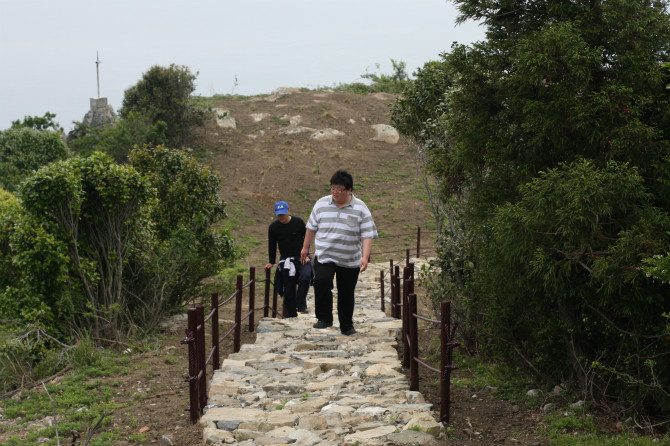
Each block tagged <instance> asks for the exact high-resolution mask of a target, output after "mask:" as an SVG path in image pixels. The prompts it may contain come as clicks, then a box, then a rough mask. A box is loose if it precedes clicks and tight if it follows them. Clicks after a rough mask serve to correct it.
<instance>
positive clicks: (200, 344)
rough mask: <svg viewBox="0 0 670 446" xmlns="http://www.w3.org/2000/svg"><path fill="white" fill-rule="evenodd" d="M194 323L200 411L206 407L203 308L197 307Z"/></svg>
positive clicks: (201, 306)
mask: <svg viewBox="0 0 670 446" xmlns="http://www.w3.org/2000/svg"><path fill="white" fill-rule="evenodd" d="M195 310H196V313H195V314H196V321H197V323H198V328H197V331H196V332H197V335H196V337H195V338H196V342H197V348H196V353H197V357H198V397H199V400H200V411H202V409H203V408H204V407H205V406H206V405H207V366H206V365H205V307H204V306H203V305H202V304H201V305H197V306H196V307H195Z"/></svg>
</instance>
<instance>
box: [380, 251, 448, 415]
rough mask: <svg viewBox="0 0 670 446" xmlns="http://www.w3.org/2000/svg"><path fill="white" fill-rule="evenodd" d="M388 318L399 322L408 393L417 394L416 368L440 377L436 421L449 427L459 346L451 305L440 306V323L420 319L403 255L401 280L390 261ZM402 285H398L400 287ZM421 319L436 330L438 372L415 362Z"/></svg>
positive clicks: (411, 267)
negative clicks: (420, 366) (452, 383)
mask: <svg viewBox="0 0 670 446" xmlns="http://www.w3.org/2000/svg"><path fill="white" fill-rule="evenodd" d="M390 271H391V274H390V286H391V296H390V297H391V299H390V301H391V317H395V318H397V319H400V318H402V341H403V358H402V365H403V367H405V370H407V369H409V382H410V390H415V391H419V365H422V366H423V367H425V368H427V369H429V370H431V371H433V372H435V373H438V374H439V376H440V420H439V421H441V422H442V421H444V422H445V423H449V412H450V406H451V401H450V388H451V372H452V370H455V369H457V368H458V367H456V366H455V365H454V364H453V351H454V348H455V347H457V346H459V345H460V344H459V343H458V342H456V341H455V340H454V333H455V327H453V328H452V326H451V302H449V301H443V302H441V305H440V309H441V314H440V320H434V319H429V318H427V317H424V316H421V315H420V314H419V312H418V310H417V297H416V294H415V293H414V264H413V263H411V262H410V261H409V254H408V255H407V261H406V266H405V267H404V268H403V274H402V280H401V278H400V266H399V265H395V266H394V265H393V261H392V260H391V261H390ZM384 281H385V279H384V271H381V272H380V277H379V282H380V288H381V310H382V311H385V297H384ZM401 284H402V285H401ZM419 319H421V320H423V321H425V322H428V323H433V324H438V325H439V326H440V368H439V369H437V368H435V367H432V366H430V365H429V364H427V363H426V362H424V361H423V360H421V359H420V358H419V337H418V323H417V321H418V320H419Z"/></svg>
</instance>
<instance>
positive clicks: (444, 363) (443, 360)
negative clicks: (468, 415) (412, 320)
mask: <svg viewBox="0 0 670 446" xmlns="http://www.w3.org/2000/svg"><path fill="white" fill-rule="evenodd" d="M440 313H441V319H440V340H441V342H440V421H445V422H446V423H449V398H450V395H449V381H450V378H451V368H450V367H451V362H450V361H449V358H448V355H447V351H448V350H449V347H448V345H447V344H449V341H450V338H451V336H450V331H451V330H450V326H451V324H450V322H449V321H450V318H451V307H450V303H449V302H448V301H442V303H441V304H440Z"/></svg>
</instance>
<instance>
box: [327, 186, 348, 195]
mask: <svg viewBox="0 0 670 446" xmlns="http://www.w3.org/2000/svg"><path fill="white" fill-rule="evenodd" d="M330 191H331V192H332V193H334V194H343V193H344V192H346V191H347V189H345V188H344V187H342V186H340V187H335V186H333V187H331V188H330Z"/></svg>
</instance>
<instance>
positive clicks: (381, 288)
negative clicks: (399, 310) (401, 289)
mask: <svg viewBox="0 0 670 446" xmlns="http://www.w3.org/2000/svg"><path fill="white" fill-rule="evenodd" d="M379 291H380V294H381V295H382V313H386V308H385V303H384V270H381V271H379Z"/></svg>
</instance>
